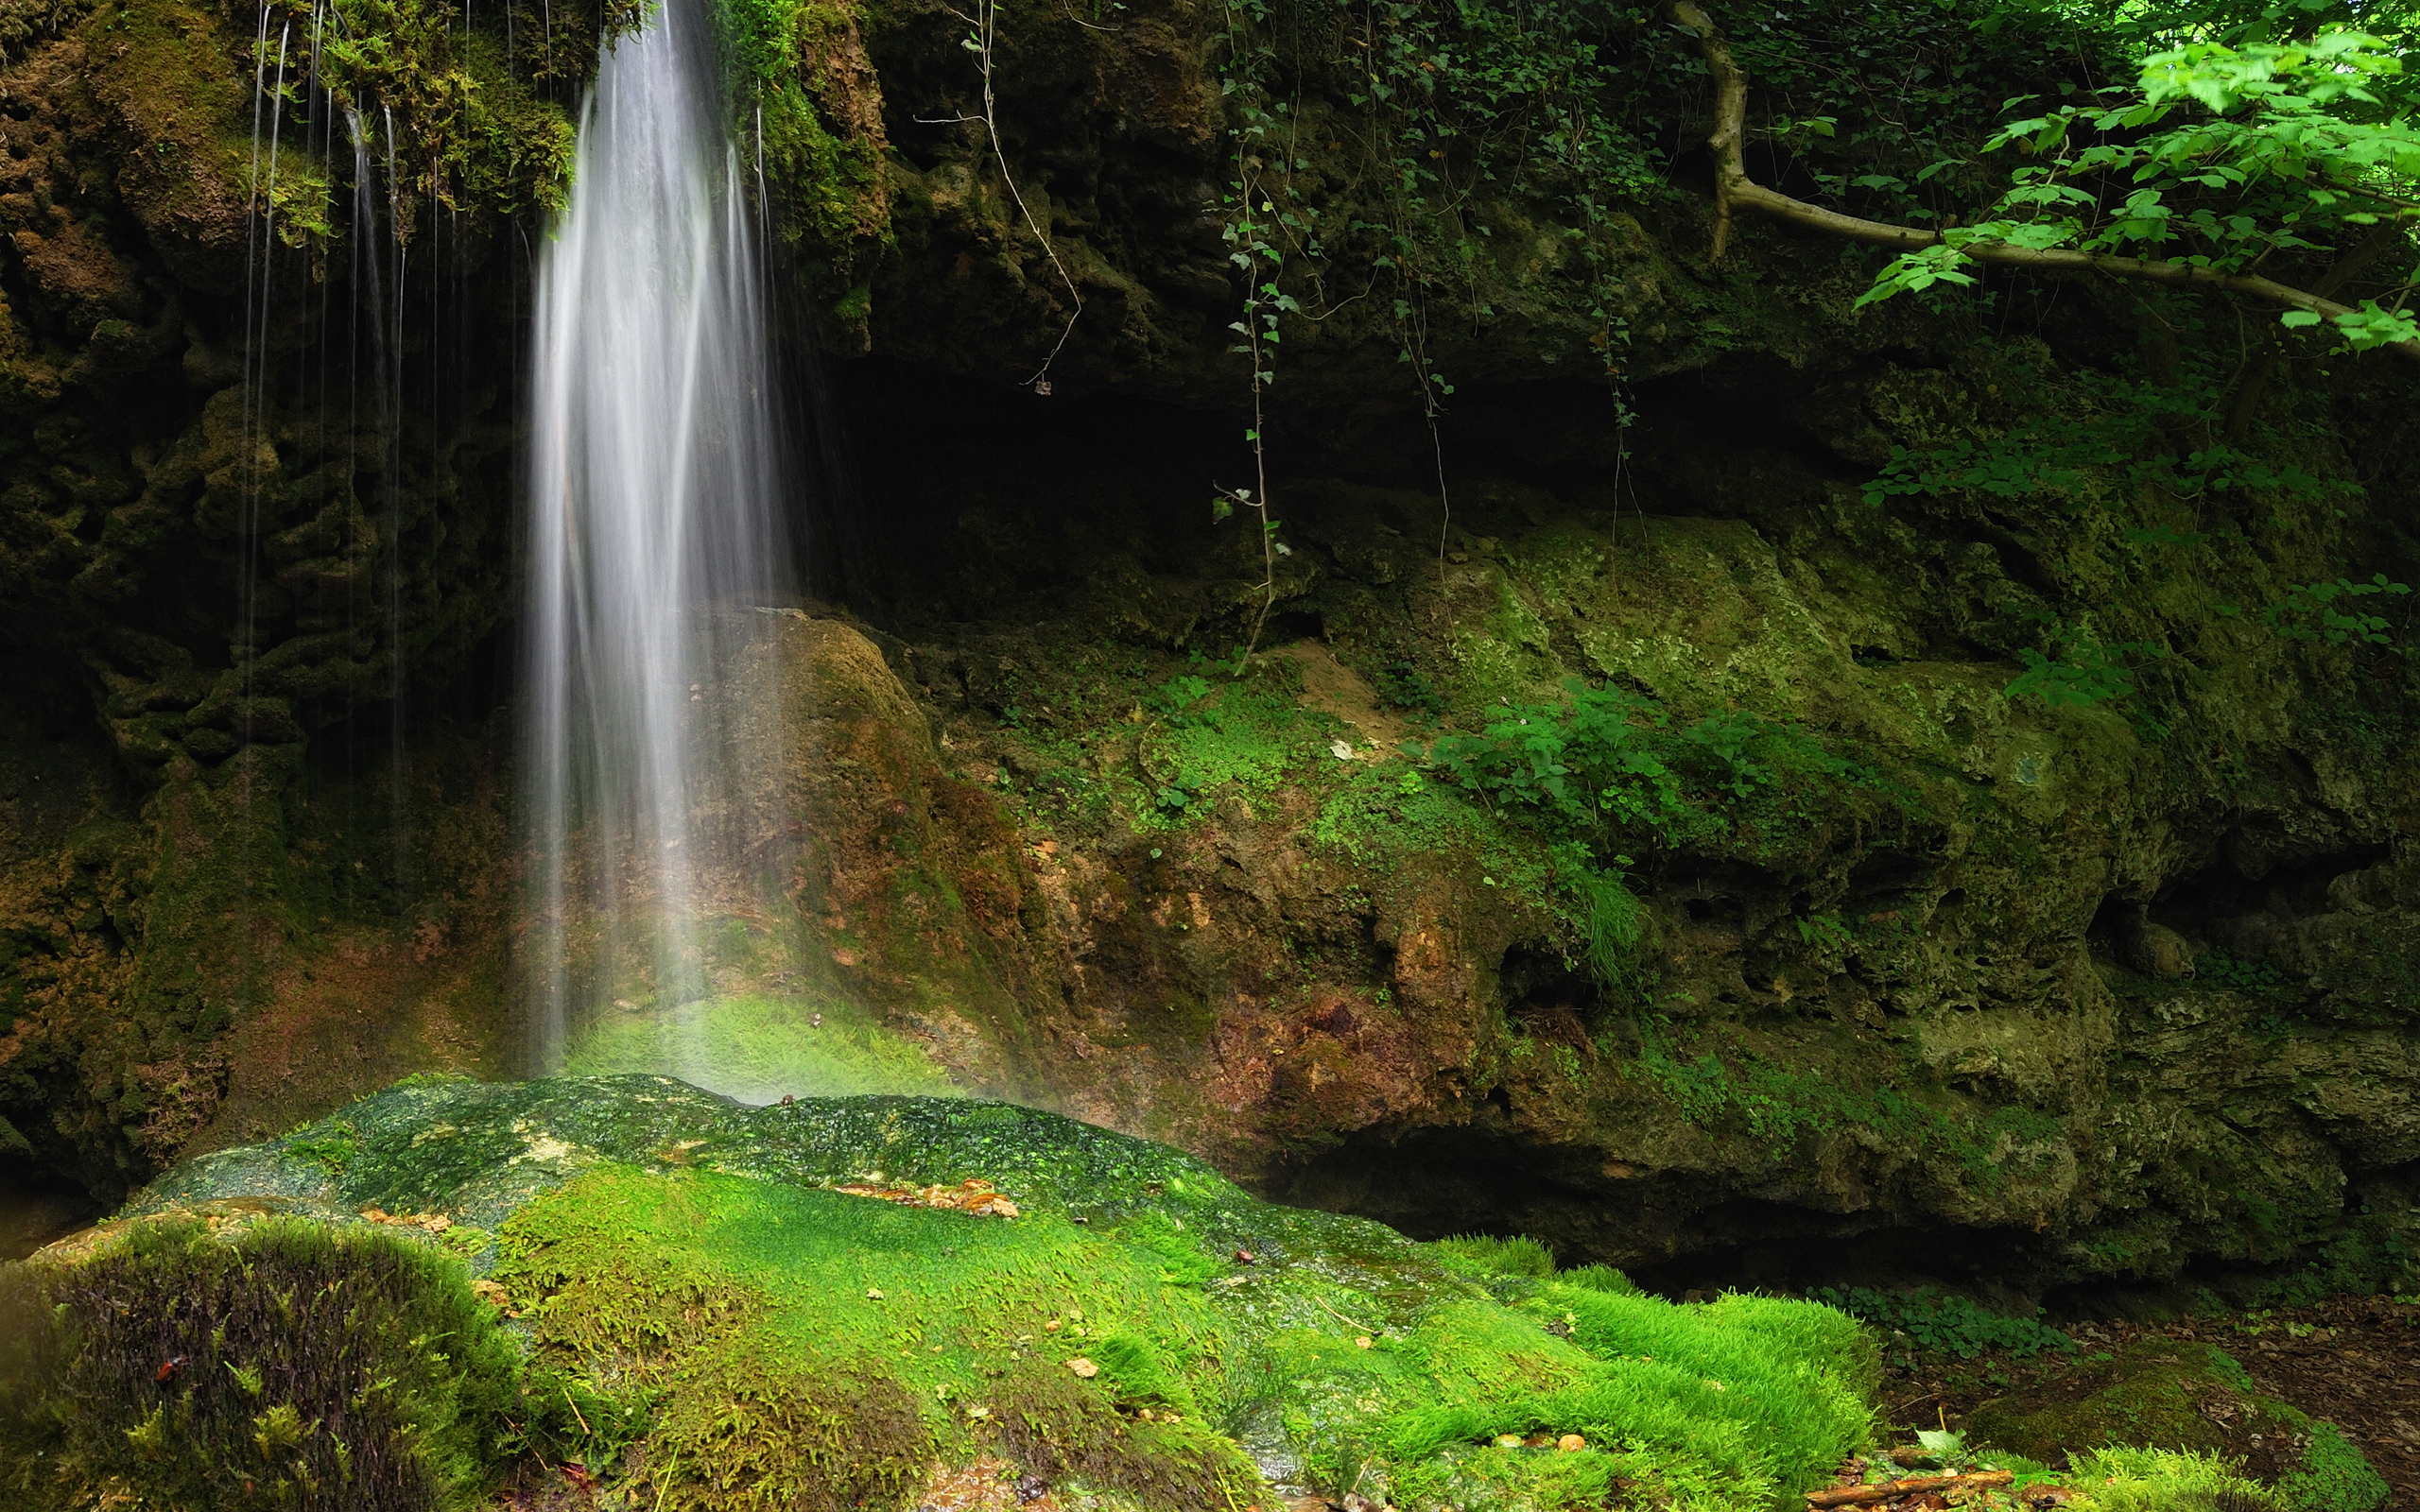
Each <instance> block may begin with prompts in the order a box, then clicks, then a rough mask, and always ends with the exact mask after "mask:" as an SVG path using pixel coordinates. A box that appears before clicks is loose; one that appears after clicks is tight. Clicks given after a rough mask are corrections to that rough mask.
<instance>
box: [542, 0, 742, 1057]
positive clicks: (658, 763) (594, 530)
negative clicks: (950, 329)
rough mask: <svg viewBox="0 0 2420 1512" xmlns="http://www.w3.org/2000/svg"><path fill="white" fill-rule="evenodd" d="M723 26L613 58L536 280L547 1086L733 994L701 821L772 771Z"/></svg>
mask: <svg viewBox="0 0 2420 1512" xmlns="http://www.w3.org/2000/svg"><path fill="white" fill-rule="evenodd" d="M702 10H703V7H702V4H701V3H700V0H667V3H666V4H665V5H664V6H662V7H660V8H658V9H657V11H656V13H655V15H654V16H653V17H652V18H651V19H650V20H649V21H648V24H647V26H646V27H645V29H644V30H642V31H640V32H639V33H637V34H636V35H634V36H628V37H625V38H623V39H622V40H621V41H620V42H619V43H616V44H615V45H614V47H613V48H612V49H611V50H610V51H609V52H608V53H607V54H606V56H605V57H604V59H603V60H602V61H601V66H600V68H599V70H598V74H597V79H596V87H595V89H594V91H593V92H592V93H591V94H590V97H589V100H588V103H587V107H586V110H585V112H584V114H583V116H582V118H581V122H580V128H579V148H578V155H577V160H576V167H575V170H574V179H573V185H572V193H571V201H570V205H569V208H568V210H567V211H566V213H565V215H563V217H562V221H561V223H560V224H559V226H558V227H557V229H556V232H555V235H554V238H553V239H552V241H551V242H549V243H548V244H547V245H546V247H545V249H544V253H543V257H542V262H541V266H540V271H539V277H538V296H537V307H536V312H535V318H534V325H535V330H534V341H533V369H534V370H533V374H532V396H531V397H532V417H531V425H532V438H531V445H532V449H531V454H530V459H529V490H530V494H529V503H530V527H529V528H530V534H529V548H530V556H529V560H528V569H529V583H530V620H529V630H528V650H527V656H528V662H527V675H528V676H527V694H528V696H529V700H530V709H529V715H528V724H527V736H528V743H527V747H526V756H525V759H526V761H527V771H526V773H525V778H526V782H527V788H526V791H527V793H528V795H529V797H530V799H531V803H532V809H533V813H532V816H531V818H532V824H531V829H532V833H531V837H530V838H531V842H532V844H533V847H534V868H535V869H534V875H533V879H532V880H533V883H534V891H535V897H534V898H533V899H532V902H533V904H534V915H535V925H534V929H533V937H532V938H531V939H530V940H529V942H528V954H527V959H528V963H529V969H530V971H531V981H530V983H529V990H530V993H531V999H532V1004H533V1010H532V1022H531V1028H532V1038H533V1040H534V1041H535V1043H534V1045H533V1049H534V1050H535V1051H536V1053H537V1056H538V1057H539V1059H540V1061H541V1064H542V1066H543V1068H544V1069H547V1070H552V1069H554V1068H555V1067H556V1066H557V1065H559V1064H560V1063H561V1057H562V1053H563V1048H564V1044H565V1040H566V1036H567V1034H569V1033H571V1032H573V1031H576V1030H577V1029H578V1027H579V1022H580V1020H581V1019H582V1017H583V1016H584V1015H585V1014H586V1013H588V1012H589V1011H591V1010H594V1009H596V1008H597V1007H600V1006H602V1005H606V1004H608V1003H611V1002H614V1001H620V1002H622V1003H623V1004H625V1005H628V1004H630V1003H631V1002H632V1001H633V1000H635V1001H637V1002H641V1003H649V1002H651V1003H653V1004H656V1005H666V1006H672V1007H677V1006H679V1005H683V1004H685V1003H689V1002H691V1001H693V1000H695V999H697V998H699V997H700V996H702V995H703V994H704V993H706V992H708V991H710V990H711V989H712V981H711V978H710V975H709V969H710V966H711V963H710V961H709V960H708V959H707V956H706V954H705V953H704V946H705V944H706V941H705V940H704V939H703V937H702V929H701V920H702V919H705V918H707V917H711V916H715V915H720V914H728V913H730V912H732V911H733V909H734V904H733V902H732V900H731V898H730V896H729V894H730V891H731V889H730V887H729V886H728V885H727V879H726V878H725V877H723V875H722V874H721V873H720V872H717V871H716V870H715V869H714V864H713V863H712V861H711V860H710V859H709V857H708V855H707V854H704V853H701V852H712V851H716V850H717V846H718V844H719V842H720V841H721V840H723V839H725V838H728V837H727V836H720V835H717V834H714V833H703V832H705V831H709V830H713V829H715V828H717V826H716V825H714V824H710V823H708V822H707V820H706V818H705V817H704V816H706V815H708V814H727V813H728V809H729V805H728V803H727V801H724V800H723V798H722V796H723V795H727V794H728V793H730V792H731V791H733V790H735V787H736V786H737V785H739V784H736V783H735V782H734V781H733V778H734V777H735V773H733V772H732V771H731V770H730V769H729V768H730V765H731V764H732V763H734V762H735V761H738V760H754V761H768V760H775V759H778V758H777V754H776V753H774V752H770V751H767V750H765V749H763V748H762V738H763V737H761V736H759V737H755V738H756V739H757V742H758V745H757V748H755V749H752V750H751V749H749V748H747V747H748V741H747V740H745V739H738V738H735V733H734V731H735V723H736V722H743V721H740V720H739V716H738V715H736V714H735V713H734V712H735V711H740V710H745V709H748V708H751V707H753V706H756V705H758V704H760V703H761V702H762V700H763V699H765V698H767V697H769V696H770V695H771V692H772V690H771V689H769V688H768V687H756V688H750V687H746V686H738V685H735V683H736V682H740V681H744V680H746V679H749V678H751V677H753V678H756V679H759V680H760V681H761V680H762V679H764V678H765V677H766V675H767V674H766V672H765V670H764V669H765V668H766V666H767V663H768V659H766V658H762V657H759V658H755V659H749V658H746V657H743V656H741V655H740V654H739V652H740V651H741V649H742V644H743V643H744V642H745V640H746V638H747V637H748V636H749V635H750V634H751V633H752V630H751V626H750V622H751V621H752V620H757V619H758V617H756V616H752V615H750V614H748V613H747V612H746V611H745V609H746V606H748V605H749V604H751V603H753V604H763V603H766V602H767V601H768V598H769V595H771V594H774V593H778V592H780V590H781V589H782V588H783V586H784V583H783V580H782V579H783V578H784V576H786V575H785V574H784V572H783V569H782V567H781V565H780V564H781V563H782V561H783V551H782V549H781V545H782V543H781V541H780V532H779V528H778V524H777V522H776V517H775V508H776V501H777V499H778V498H779V487H780V477H779V468H778V465H777V460H776V448H775V445H774V433H775V423H774V409H773V404H772V395H771V393H770V392H769V390H770V387H771V385H772V382H773V374H772V367H771V364H770V362H769V358H768V354H767V351H766V347H765V339H764V336H765V324H766V311H765V309H764V300H763V290H762V286H761V281H760V272H759V267H758V264H757V249H756V247H755V245H754V243H753V241H752V234H753V225H752V217H751V215H750V214H749V212H748V207H747V204H746V200H745V197H744V195H743V193H742V188H743V184H742V180H741V173H740V164H739V159H738V156H737V153H736V152H735V149H734V146H733V145H732V143H731V141H730V139H729V137H728V136H727V135H726V133H725V131H724V129H723V125H722V114H721V110H720V100H719V92H718V86H717V74H716V68H715V58H714V39H713V35H712V32H711V29H710V25H709V23H708V21H707V19H706V18H705V16H704V15H703V13H702ZM759 623H762V622H761V620H760V621H759ZM743 663H745V664H744V665H743ZM751 668H755V669H756V670H755V671H751V670H750V669H751ZM756 728H762V722H761V721H760V722H759V724H758V726H757V727H756ZM728 849H729V848H724V850H725V851H726V852H727V851H728ZM755 860H756V864H757V865H758V866H759V868H760V870H761V869H762V868H763V865H764V858H763V856H762V855H761V854H759V855H758V856H757V857H756V858H755ZM682 1058H683V1057H682V1056H681V1054H680V1047H679V1046H678V1045H677V1044H675V1045H669V1046H667V1047H666V1064H665V1065H664V1066H663V1068H662V1069H664V1070H666V1071H667V1072H675V1073H677V1072H680V1071H681V1070H683V1066H682V1064H681V1060H682Z"/></svg>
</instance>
